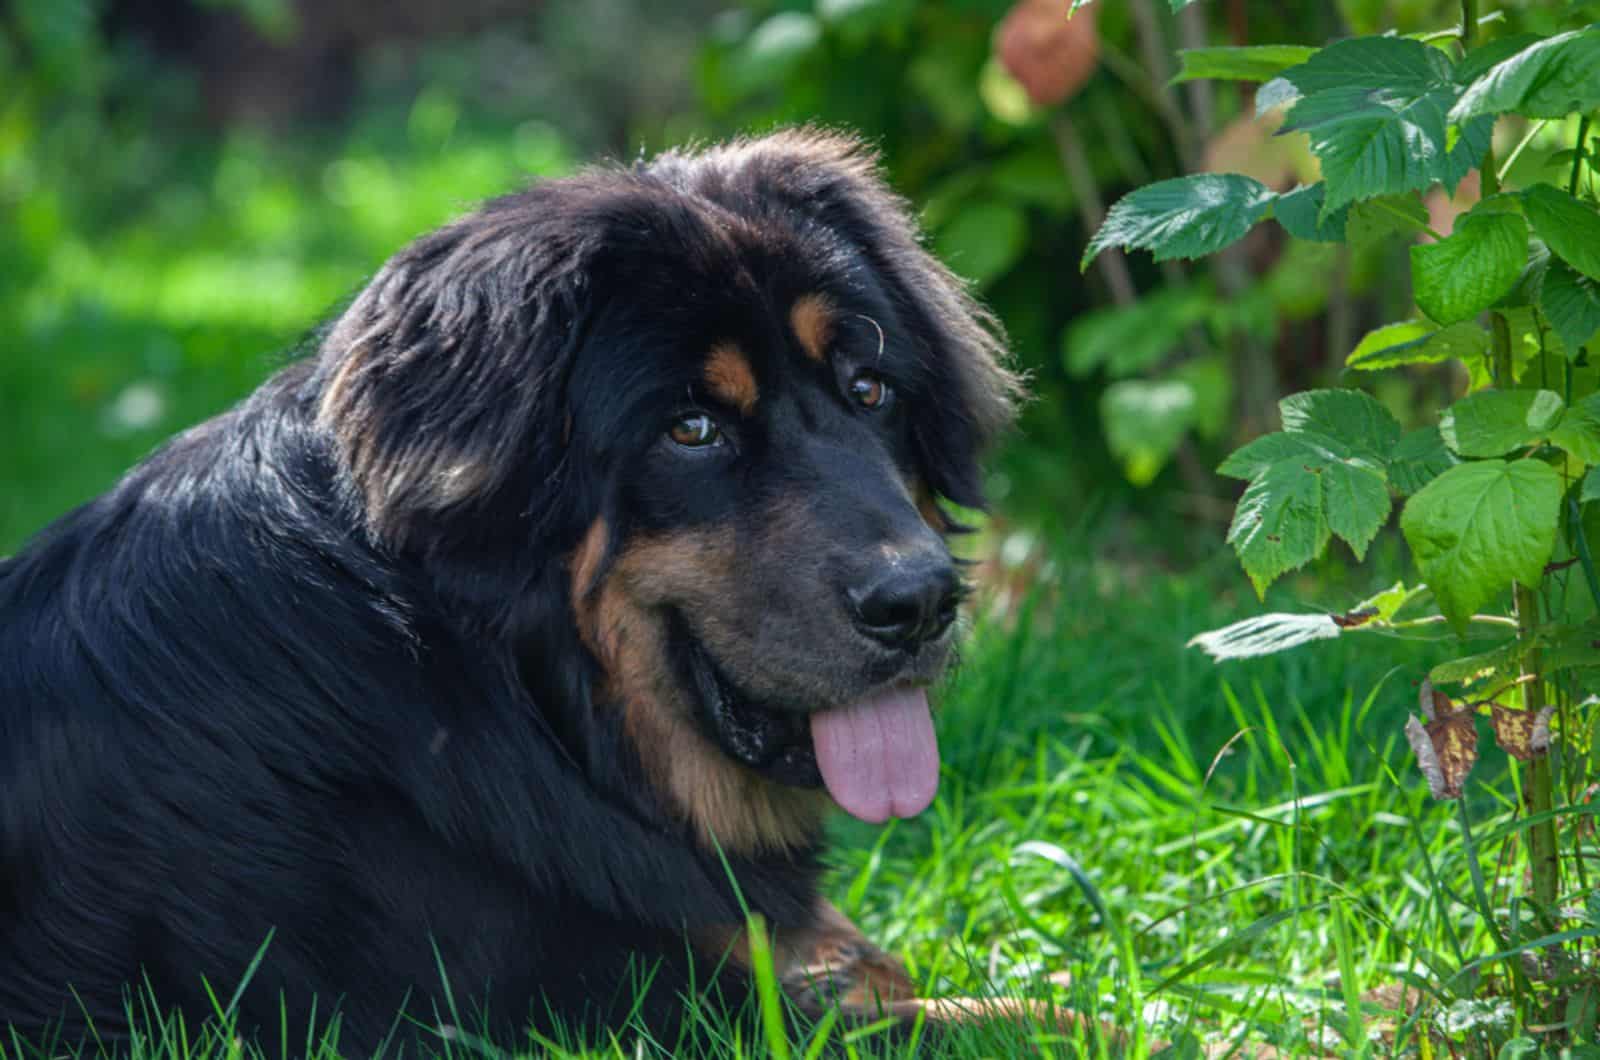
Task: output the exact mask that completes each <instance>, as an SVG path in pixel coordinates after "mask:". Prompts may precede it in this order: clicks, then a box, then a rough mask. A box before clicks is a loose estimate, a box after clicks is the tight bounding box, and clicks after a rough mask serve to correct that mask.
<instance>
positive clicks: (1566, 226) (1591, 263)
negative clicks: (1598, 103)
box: [1522, 74, 1600, 280]
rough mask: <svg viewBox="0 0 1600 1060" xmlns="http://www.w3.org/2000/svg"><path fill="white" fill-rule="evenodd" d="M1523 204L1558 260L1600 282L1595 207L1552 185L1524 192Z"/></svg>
mask: <svg viewBox="0 0 1600 1060" xmlns="http://www.w3.org/2000/svg"><path fill="white" fill-rule="evenodd" d="M1596 76H1600V74H1597V75H1596ZM1522 204H1523V208H1524V209H1525V210H1527V212H1528V223H1529V224H1531V225H1532V226H1533V230H1534V231H1535V232H1537V233H1538V235H1539V238H1540V239H1542V240H1544V241H1545V242H1546V243H1547V244H1549V246H1550V250H1551V251H1552V252H1553V253H1554V254H1555V256H1556V257H1558V258H1560V259H1561V260H1562V261H1564V262H1566V263H1567V264H1568V265H1571V266H1572V267H1573V268H1575V269H1577V270H1578V271H1579V272H1581V273H1583V274H1584V275H1585V276H1587V277H1589V278H1590V279H1591V280H1600V213H1596V212H1595V209H1594V207H1593V206H1590V205H1589V204H1588V203H1586V202H1579V201H1578V200H1577V199H1574V198H1573V197H1572V196H1571V195H1568V194H1567V193H1566V192H1565V191H1562V190H1561V189H1560V188H1555V187H1551V186H1550V185H1549V184H1535V185H1533V186H1532V187H1531V188H1529V189H1528V190H1527V191H1525V192H1523V193H1522Z"/></svg>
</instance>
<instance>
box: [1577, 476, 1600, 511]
mask: <svg viewBox="0 0 1600 1060" xmlns="http://www.w3.org/2000/svg"><path fill="white" fill-rule="evenodd" d="M1593 500H1600V467H1591V468H1590V469H1589V473H1588V474H1587V475H1585V476H1583V486H1582V487H1580V488H1579V490H1578V503H1579V504H1588V503H1589V502H1590V501H1593Z"/></svg>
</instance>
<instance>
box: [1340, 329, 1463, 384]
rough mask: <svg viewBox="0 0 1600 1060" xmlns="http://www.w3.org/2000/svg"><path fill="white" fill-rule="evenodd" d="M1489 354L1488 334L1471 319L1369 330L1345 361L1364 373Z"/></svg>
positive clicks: (1350, 366) (1347, 364) (1346, 364)
mask: <svg viewBox="0 0 1600 1060" xmlns="http://www.w3.org/2000/svg"><path fill="white" fill-rule="evenodd" d="M1488 352H1489V333H1488V332H1487V331H1485V330H1484V329H1483V328H1481V327H1479V326H1478V325H1477V324H1475V323H1473V322H1472V321H1470V320H1464V321H1462V322H1461V323H1459V324H1451V325H1450V326H1449V327H1447V328H1437V329H1436V328H1434V327H1433V325H1431V324H1429V323H1427V322H1426V321H1422V320H1407V321H1405V322H1404V323H1400V324H1386V325H1384V326H1383V327H1381V328H1378V329H1377V330H1375V331H1369V332H1367V334H1366V335H1365V336H1364V337H1363V338H1362V340H1361V341H1360V342H1359V343H1357V344H1356V348H1355V349H1354V350H1351V351H1350V356H1349V357H1346V358H1345V362H1344V364H1345V367H1346V368H1354V369H1357V370H1359V371H1363V372H1374V371H1377V370H1378V369H1380V368H1395V367H1398V366H1399V365H1402V364H1437V363H1439V362H1440V361H1449V360H1458V361H1470V360H1474V359H1477V358H1482V357H1483V356H1484V355H1485V354H1487V353H1488Z"/></svg>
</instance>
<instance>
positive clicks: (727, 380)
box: [705, 342, 761, 416]
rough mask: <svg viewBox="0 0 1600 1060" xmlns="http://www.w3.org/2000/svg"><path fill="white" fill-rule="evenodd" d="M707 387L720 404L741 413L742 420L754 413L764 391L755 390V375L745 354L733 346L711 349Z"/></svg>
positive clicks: (708, 361)
mask: <svg viewBox="0 0 1600 1060" xmlns="http://www.w3.org/2000/svg"><path fill="white" fill-rule="evenodd" d="M705 380H706V386H708V387H709V388H710V389H711V393H713V394H715V395H716V396H717V398H718V400H720V401H723V402H725V403H727V404H728V405H730V406H732V407H733V408H736V409H738V410H739V414H740V415H742V416H748V415H750V413H752V412H754V411H755V408H756V401H757V399H758V398H760V396H761V391H760V390H759V389H758V388H757V386H756V376H755V373H754V372H752V371H751V370H750V361H749V360H748V359H747V358H746V357H745V355H744V351H743V350H741V349H739V347H738V346H735V345H734V344H733V343H731V342H722V343H718V344H717V345H715V346H713V347H712V348H711V356H710V358H709V359H707V361H706V367H705Z"/></svg>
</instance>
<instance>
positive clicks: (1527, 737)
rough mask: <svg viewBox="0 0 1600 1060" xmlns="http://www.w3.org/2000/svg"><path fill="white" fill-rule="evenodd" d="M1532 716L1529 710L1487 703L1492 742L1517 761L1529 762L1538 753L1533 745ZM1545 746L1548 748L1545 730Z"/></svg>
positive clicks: (1547, 733) (1547, 736) (1547, 732)
mask: <svg viewBox="0 0 1600 1060" xmlns="http://www.w3.org/2000/svg"><path fill="white" fill-rule="evenodd" d="M1534 720H1535V719H1534V716H1533V713H1532V712H1531V711H1527V710H1517V709H1515V708H1513V707H1502V706H1501V705H1500V704H1498V703H1491V704H1489V721H1490V723H1491V724H1492V725H1493V726H1494V742H1495V743H1497V744H1499V745H1500V749H1501V750H1502V751H1504V752H1505V753H1506V754H1508V755H1510V756H1511V757H1512V758H1515V759H1516V760H1517V761H1519V762H1531V761H1533V759H1534V758H1535V757H1536V756H1537V755H1538V754H1539V752H1538V751H1537V750H1535V749H1534V746H1533V725H1534ZM1545 747H1546V748H1547V749H1548V748H1549V731H1548V729H1547V730H1546V736H1545Z"/></svg>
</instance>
